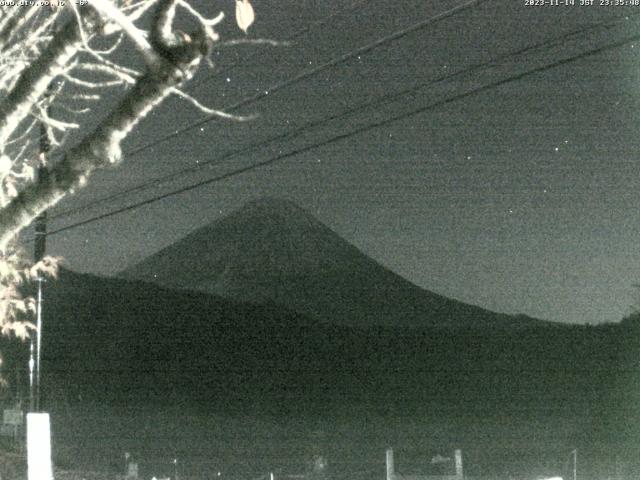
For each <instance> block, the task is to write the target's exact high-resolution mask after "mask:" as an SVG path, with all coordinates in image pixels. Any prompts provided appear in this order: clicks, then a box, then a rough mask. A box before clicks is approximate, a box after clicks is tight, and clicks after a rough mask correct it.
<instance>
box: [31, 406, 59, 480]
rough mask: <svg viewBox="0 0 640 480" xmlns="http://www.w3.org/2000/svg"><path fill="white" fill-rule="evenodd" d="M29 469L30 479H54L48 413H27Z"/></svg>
mask: <svg viewBox="0 0 640 480" xmlns="http://www.w3.org/2000/svg"><path fill="white" fill-rule="evenodd" d="M27 469H28V470H27V472H28V473H27V477H28V479H29V480H53V469H52V467H51V426H50V423H49V414H48V413H27Z"/></svg>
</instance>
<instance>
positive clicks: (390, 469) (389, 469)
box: [387, 448, 396, 480]
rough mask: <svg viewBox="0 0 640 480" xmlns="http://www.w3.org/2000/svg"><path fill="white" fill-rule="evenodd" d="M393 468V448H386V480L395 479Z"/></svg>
mask: <svg viewBox="0 0 640 480" xmlns="http://www.w3.org/2000/svg"><path fill="white" fill-rule="evenodd" d="M395 476H396V473H395V469H394V466H393V448H387V480H395Z"/></svg>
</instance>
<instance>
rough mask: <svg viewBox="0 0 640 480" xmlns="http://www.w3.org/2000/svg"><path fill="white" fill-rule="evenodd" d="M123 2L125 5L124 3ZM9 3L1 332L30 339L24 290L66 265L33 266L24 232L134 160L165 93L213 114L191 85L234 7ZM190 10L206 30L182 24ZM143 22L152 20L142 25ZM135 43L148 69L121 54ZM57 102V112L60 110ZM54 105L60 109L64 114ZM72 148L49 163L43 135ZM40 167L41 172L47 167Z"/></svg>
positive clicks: (3, 50)
mask: <svg viewBox="0 0 640 480" xmlns="http://www.w3.org/2000/svg"><path fill="white" fill-rule="evenodd" d="M116 1H117V2H121V3H114V2H116ZM235 1H236V21H237V23H238V26H239V27H240V28H241V29H243V30H244V31H245V32H246V29H247V28H248V27H249V26H250V25H251V23H252V22H253V17H254V15H253V9H252V8H251V5H250V3H249V0H235ZM80 3H85V5H78V4H76V2H75V0H49V1H47V0H2V1H0V329H1V330H2V332H3V333H10V332H14V333H15V334H16V335H18V336H26V335H27V334H28V328H30V322H29V321H28V320H29V312H30V311H31V310H33V309H34V301H33V299H31V298H28V297H27V298H25V297H23V296H22V295H21V293H20V288H19V285H20V284H21V283H22V282H24V281H26V280H28V279H29V278H33V277H35V276H37V275H39V274H55V271H56V261H55V259H52V258H44V259H43V260H42V261H40V262H38V263H37V264H35V265H30V264H29V262H28V261H26V260H25V258H24V256H23V255H21V252H20V250H19V248H18V246H17V242H16V237H17V235H18V234H19V233H20V231H21V230H23V229H24V228H25V227H27V226H29V225H30V224H31V222H32V221H33V220H34V219H35V218H36V217H37V215H39V214H40V213H41V212H43V211H44V210H46V209H48V208H50V207H52V206H53V205H55V204H56V203H57V202H59V201H60V200H61V199H62V198H63V197H65V196H66V195H68V194H70V193H72V192H74V191H75V190H76V189H78V188H81V187H83V186H85V185H86V183H87V180H88V178H89V177H90V176H91V174H92V172H94V171H95V170H96V169H99V168H103V167H105V166H108V165H113V164H117V163H118V162H120V161H121V159H122V148H121V145H122V142H123V140H124V139H125V138H126V137H127V136H128V135H129V134H130V133H131V132H132V130H133V129H134V127H135V126H136V125H137V124H138V122H140V121H141V120H142V119H143V118H144V117H145V116H146V115H147V114H148V113H149V112H150V111H151V110H153V109H154V108H156V107H157V106H158V105H159V104H160V102H162V100H163V99H165V98H166V97H167V96H169V95H171V94H176V95H179V96H180V97H182V98H183V99H185V100H186V101H188V102H190V103H192V104H193V105H194V106H195V107H196V108H199V109H201V110H203V111H205V112H207V113H209V114H219V115H221V116H226V117H230V116H229V115H225V114H224V113H223V112H218V111H215V110H211V109H208V108H206V107H204V106H203V105H201V104H200V103H199V102H198V101H197V100H196V99H194V98H192V97H191V96H189V95H188V94H186V93H185V92H184V91H182V90H181V89H180V88H181V85H182V84H184V82H186V81H187V80H189V79H190V78H191V77H192V76H193V75H194V73H195V72H196V71H197V70H198V68H199V67H200V65H201V64H202V63H203V61H207V60H208V59H209V54H210V52H211V50H212V48H213V46H214V45H215V44H216V42H218V41H219V36H218V34H217V32H216V30H215V28H216V26H217V25H218V24H219V23H220V22H221V21H222V20H223V14H222V13H221V14H220V15H218V16H216V17H215V18H212V19H208V18H205V17H204V16H202V15H201V14H200V13H199V12H198V11H197V10H196V9H195V8H193V6H192V5H190V4H189V3H188V1H187V0H87V1H86V2H80ZM178 12H180V14H181V15H182V17H180V18H184V19H186V20H187V21H188V22H189V24H190V25H196V27H195V29H193V31H191V32H190V33H188V34H186V33H183V32H181V31H180V30H178V28H177V27H178V25H177V23H178V20H177V17H176V15H177V14H178ZM140 25H147V27H146V28H142V27H141V26H140ZM127 46H128V47H129V48H130V47H131V46H133V47H134V48H135V51H136V54H137V58H138V61H137V66H136V65H133V66H132V65H123V64H122V62H118V61H116V60H114V58H117V55H118V51H119V49H121V48H123V47H125V48H126V47H127ZM113 88H115V89H121V92H120V93H119V101H118V102H117V104H116V105H115V107H113V108H112V109H111V110H110V111H109V112H108V114H107V115H105V116H104V118H103V120H101V121H100V123H99V124H98V125H97V127H95V128H93V129H92V130H90V131H87V132H85V129H82V128H80V127H81V126H82V125H83V121H84V118H85V117H83V115H85V114H87V113H88V112H89V111H90V110H91V109H96V108H97V106H99V105H100V104H101V102H104V92H105V89H113ZM52 106H54V107H55V109H52V108H51V107H52ZM51 112H55V115H53V114H52V113H51ZM41 129H44V131H45V133H46V138H47V139H48V141H49V142H50V144H51V146H52V147H53V148H54V149H57V150H58V152H59V153H60V154H61V155H59V158H60V159H59V160H58V161H56V162H50V163H47V162H46V159H45V158H44V155H42V154H41V153H40V151H39V139H40V137H41V132H40V130H41ZM36 171H40V172H41V174H40V175H36V174H35V172H36Z"/></svg>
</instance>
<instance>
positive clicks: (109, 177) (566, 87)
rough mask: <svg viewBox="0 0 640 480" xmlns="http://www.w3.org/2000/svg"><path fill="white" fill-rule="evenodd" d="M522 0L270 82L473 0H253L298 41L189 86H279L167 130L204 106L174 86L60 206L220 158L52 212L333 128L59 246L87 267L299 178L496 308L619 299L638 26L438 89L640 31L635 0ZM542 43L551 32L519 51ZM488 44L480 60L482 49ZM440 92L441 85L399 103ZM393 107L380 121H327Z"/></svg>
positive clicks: (338, 219)
mask: <svg viewBox="0 0 640 480" xmlns="http://www.w3.org/2000/svg"><path fill="white" fill-rule="evenodd" d="M525 2H526V0H488V1H484V2H478V3H477V4H473V5H471V6H469V7H468V8H466V9H464V10H460V11H459V12H458V13H456V14H453V15H451V16H449V17H448V18H446V19H444V20H442V21H437V22H436V21H434V22H433V23H431V24H429V25H427V26H425V27H424V28H422V29H419V30H416V31H414V32H412V33H409V34H407V35H405V36H403V37H401V38H398V39H397V40H395V41H389V42H386V43H384V44H382V45H380V46H379V47H377V48H373V49H371V50H370V51H368V52H363V53H362V54H361V55H356V56H355V57H354V58H352V59H350V60H348V61H345V62H343V63H341V64H339V65H335V66H333V67H331V68H325V69H323V70H321V71H319V72H318V73H316V74H314V75H312V76H310V77H308V78H306V79H304V80H302V81H299V82H297V83H295V84H292V85H289V86H286V87H283V88H280V89H276V90H275V91H273V92H272V91H271V90H272V86H273V85H277V84H279V83H281V82H285V81H287V80H288V79H291V78H293V77H295V76H296V75H298V74H300V73H301V72H304V71H305V70H308V69H313V68H317V67H318V66H320V65H322V64H324V63H326V62H329V61H330V60H332V59H334V58H338V57H340V56H342V55H345V54H347V53H348V52H352V51H354V50H356V49H358V48H359V47H362V46H364V45H367V44H371V43H372V42H374V41H376V40H378V39H381V38H384V37H387V36H389V35H391V34H392V33H393V32H396V31H401V30H403V29H406V28H408V27H410V26H411V25H414V24H416V23H417V22H421V21H424V20H426V19H428V18H431V17H433V16H435V15H438V14H440V13H442V12H446V11H447V10H449V9H451V8H454V7H456V6H459V5H462V4H464V3H465V2H464V1H462V0H456V1H450V0H442V1H435V2H426V1H424V0H421V1H417V0H398V1H395V2H387V1H382V0H368V1H362V0H343V1H337V0H315V1H310V0H296V1H290V0H286V1H280V2H266V1H263V0H262V1H261V0H254V1H253V4H254V7H255V10H256V15H257V19H256V23H255V25H254V26H253V27H251V28H250V29H249V35H248V37H246V38H254V39H255V38H269V39H275V40H288V39H290V38H291V37H292V36H296V38H294V39H292V40H291V45H290V46H286V47H284V46H281V47H272V46H254V45H251V46H247V45H244V46H226V47H221V48H220V49H219V50H217V51H216V52H215V53H214V55H213V59H214V62H215V68H214V69H213V70H211V69H208V68H203V69H202V70H201V71H200V72H199V74H198V76H197V77H196V78H195V79H194V80H193V81H192V82H191V83H190V84H189V86H188V87H187V88H186V90H187V91H189V92H190V93H192V94H193V95H194V96H196V97H197V98H198V99H199V100H201V101H202V102H203V103H205V104H207V105H208V106H211V107H216V108H226V107H229V106H232V105H234V104H236V103H238V102H239V101H241V100H242V99H244V98H247V97H251V96H254V95H256V94H257V93H259V92H267V91H268V92H269V93H268V94H265V95H263V96H262V98H261V99H259V100H256V101H253V102H250V103H249V104H247V105H244V106H242V107H241V108H239V109H238V110H236V111H235V113H242V114H257V115H258V117H257V118H256V119H255V120H252V121H250V122H245V123H237V122H229V121H212V122H208V123H204V124H202V125H199V126H196V127H193V128H189V129H188V131H186V132H184V133H180V134H179V135H177V136H175V137H174V138H170V139H168V140H167V141H164V142H159V141H160V140H161V139H162V138H163V137H165V136H166V135H168V134H170V133H172V132H175V131H177V130H178V129H182V128H183V127H185V126H188V125H190V124H191V123H192V122H197V121H198V120H199V119H202V118H203V115H202V113H200V112H198V111H196V110H195V109H194V108H193V107H192V106H190V105H188V104H186V103H185V102H184V101H181V100H178V99H170V100H169V101H167V102H166V103H165V104H163V105H162V106H161V107H160V108H159V109H158V110H157V111H155V112H154V113H153V115H151V116H150V117H149V118H147V119H146V120H145V121H144V123H143V124H142V125H141V127H140V128H139V129H137V130H136V131H135V132H134V134H132V135H131V137H130V138H129V139H128V141H127V144H126V147H125V152H126V151H129V152H130V151H134V150H136V149H139V147H142V146H145V145H148V144H149V143H153V142H158V143H156V144H155V145H153V146H151V147H149V148H146V149H144V150H142V151H139V152H138V153H136V154H134V155H131V156H128V157H126V158H125V160H124V163H123V164H122V165H120V166H119V167H118V168H117V169H113V170H109V171H104V172H101V173H99V174H97V175H95V176H94V177H93V178H92V180H91V182H90V186H89V187H88V188H87V189H85V190H84V191H82V192H79V193H78V194H76V195H75V196H73V197H69V198H68V199H66V200H64V201H63V202H62V203H61V204H60V205H59V206H58V207H57V208H56V209H55V210H53V211H52V212H50V213H51V215H55V214H56V213H60V212H62V211H65V210H67V209H71V208H77V207H81V206H83V205H85V204H86V203H87V202H90V201H92V200H95V199H100V198H102V197H105V196H108V195H112V194H116V193H118V192H120V191H122V190H124V189H127V188H130V187H134V186H136V185H138V184H141V183H144V182H147V181H149V180H152V179H154V178H156V177H159V176H163V175H168V174H171V173H172V172H178V171H181V170H183V169H184V168H187V167H196V166H198V165H201V164H202V163H204V162H210V164H209V165H205V166H203V167H201V168H199V169H196V170H195V171H194V172H192V173H191V174H189V175H183V176H179V177H174V178H173V179H172V180H170V181H167V182H165V183H162V184H155V185H154V186H153V187H152V188H150V189H147V190H143V191H139V192H137V193H135V194H133V195H127V196H120V197H117V198H115V199H111V200H108V201H104V202H101V203H100V204H99V205H98V206H97V207H92V208H91V209H85V210H82V211H80V212H78V213H76V214H74V215H69V216H64V217H58V218H57V219H54V220H53V221H52V222H51V224H50V228H51V229H52V230H56V229H58V228H60V227H64V226H66V225H69V224H72V223H74V222H79V221H82V220H84V219H87V218H90V217H93V216H96V215H100V214H102V213H105V212H108V211H110V210H113V209H117V208H120V207H123V206H126V205H128V204H131V203H135V202H137V201H140V200H143V199H146V198H150V197H153V196H155V195H158V194H162V193H165V192H169V191H172V190H175V189H179V188H180V187H183V186H186V185H189V184H191V183H194V182H198V181H201V180H204V179H207V178H210V177H214V176H216V175H221V174H224V173H226V172H230V171H232V170H234V169H236V168H240V167H244V166H247V165H250V164H253V163H256V162H262V161H265V160H268V159H270V158H274V157H277V156H278V155H282V154H287V153H289V152H293V151H296V150H298V149H302V148H305V147H306V146H308V145H314V144H318V143H325V145H322V146H320V147H318V148H313V149H308V150H307V151H305V152H303V153H301V154H298V155H292V156H289V157H287V158H284V159H282V160H281V161H277V162H274V163H272V164H270V165H269V166H266V167H264V168H259V169H255V170H252V171H249V172H247V173H244V174H241V175H236V176H232V177H230V178H228V179H225V180H223V181H219V182H215V183H212V184H210V185H207V186H204V187H201V188H197V189H194V190H191V191H189V192H187V193H183V194H180V195H175V196H171V197H168V198H166V199H164V200H161V201H158V202H155V203H152V204H149V205H146V206H143V207H141V208H137V209H134V210H131V211H128V212H126V213H123V214H119V215H115V216H112V217H109V218H106V219H103V220H100V221H96V222H93V223H89V224H87V225H85V226H82V227H78V228H74V229H71V230H67V231H65V232H61V233H59V234H56V235H53V236H51V237H50V238H49V244H48V246H49V253H52V254H56V255H62V256H64V257H65V259H66V264H67V265H68V266H69V267H71V268H73V269H76V270H78V271H84V272H93V273H98V274H105V275H109V274H114V273H116V272H118V271H120V270H121V269H123V268H125V267H126V266H128V265H130V264H132V263H134V262H137V261H140V260H142V259H143V258H144V257H146V256H147V255H149V254H151V253H154V252H155V251H157V250H159V249H160V248H162V247H164V246H167V245H169V244H171V243H172V242H174V241H175V240H177V239H179V238H181V237H182V236H184V235H185V234H187V233H188V232H190V231H192V230H194V229H196V228H198V227H200V226H203V225H206V224H207V223H209V222H211V221H214V220H216V219H217V218H220V217H221V216H223V215H227V214H229V213H230V212H232V211H233V210H235V209H237V208H239V207H240V206H242V205H243V204H244V203H245V202H247V201H249V200H251V199H253V198H257V197H264V196H270V197H283V198H288V199H291V200H294V201H295V202H297V203H298V204H299V205H300V206H302V207H304V208H305V209H307V210H308V211H310V212H311V213H312V214H314V215H315V216H317V217H318V218H319V219H320V220H321V221H322V222H324V223H326V224H327V225H328V226H329V227H330V228H332V229H333V230H334V231H336V232H337V233H338V234H339V235H341V236H342V237H344V238H345V239H346V240H348V241H349V242H351V243H352V244H354V245H356V246H357V247H358V248H360V249H361V250H362V251H363V252H365V253H366V254H368V255H369V256H371V257H372V258H374V259H375V260H377V261H378V262H380V263H381V264H383V265H385V266H387V267H388V268H390V269H391V270H393V271H395V272H396V273H398V274H400V275H402V276H404V277H406V278H407V279H408V280H410V281H412V282H413V283H415V284H416V285H419V286H420V287H424V288H426V289H429V290H432V291H435V292H437V293H440V294H442V295H445V296H448V297H451V298H456V299H459V300H462V301H465V302H468V303H472V304H476V305H480V306H482V307H485V308H488V309H492V310H495V311H499V312H507V313H525V314H528V315H532V316H536V317H540V318H544V319H549V320H557V321H562V322H576V323H587V322H588V323H600V322H604V321H618V320H620V319H621V318H622V316H624V315H625V314H628V313H629V311H630V305H631V304H633V303H634V301H635V300H636V298H637V297H640V292H636V291H635V289H634V286H633V285H634V284H636V283H640V274H639V273H638V266H639V265H640V243H639V242H638V239H639V238H640V222H639V220H640V211H639V209H638V207H640V176H639V175H638V172H637V167H636V163H635V161H636V158H635V157H636V153H637V151H638V126H639V125H640V114H638V111H639V108H638V107H639V106H640V78H639V77H640V75H639V73H640V40H638V41H637V43H636V44H634V43H633V41H629V42H627V43H625V44H623V45H620V46H618V47H616V48H612V49H609V50H605V51H603V52H601V53H598V54H594V55H589V56H585V57H584V58H581V59H579V60H577V61H575V62H568V63H565V64H562V65H560V66H558V67H557V68H553V69H547V70H542V71H540V72H538V73H535V74H531V75H527V76H522V77H520V78H517V79H514V80H513V81H511V82H509V83H505V84H503V85H500V86H497V87H495V88H488V89H485V90H483V91H480V92H478V93H477V94H473V95H468V96H464V97H461V98H459V99H457V100H455V101H450V102H444V103H442V101H443V100H445V99H449V98H453V97H456V96H460V95H461V94H464V93H465V92H469V91H472V90H474V89H477V88H479V87H483V86H485V85H490V84H492V83H494V82H499V81H500V80H502V79H506V78H510V77H514V76H518V75H520V74H522V73H523V72H526V71H528V70H532V69H536V68H537V67H541V66H544V65H549V64H553V63H554V62H558V61H561V60H563V59H569V58H572V57H575V56H580V55H581V54H583V53H584V52H588V51H590V50H594V49H598V48H599V47H602V46H605V45H611V44H615V43H618V42H621V41H622V40H624V39H627V38H630V37H633V36H634V35H637V34H639V30H640V28H639V26H640V6H636V7H634V6H629V7H626V6H625V7H622V6H614V5H610V6H602V5H598V3H599V0H596V5H593V6H579V5H578V4H579V3H580V0H576V2H575V3H576V4H575V6H564V5H558V6H551V5H549V6H527V5H525ZM200 3H201V4H199V3H198V2H196V3H195V5H198V6H199V7H201V9H202V10H203V11H204V12H206V13H209V14H210V15H212V14H214V13H216V12H217V10H216V6H218V7H219V6H220V5H221V4H222V5H223V7H224V9H225V11H226V12H227V14H228V15H227V19H226V21H225V24H224V27H223V28H222V29H221V37H222V40H231V39H236V38H245V37H244V34H243V33H242V32H241V31H240V30H238V28H237V27H236V26H235V22H234V20H233V7H234V3H233V2H231V1H230V0H228V1H225V2H220V3H218V2H204V1H202V2H200ZM331 15H333V16H332V17H331V18H330V19H329V20H328V21H325V19H327V17H329V16H331ZM576 31H580V33H577V34H575V35H567V34H568V33H572V32H576ZM530 46H538V47H537V48H535V49H529V50H526V51H525V52H523V53H521V54H519V55H513V54H512V52H517V51H520V50H522V49H525V48H526V47H530ZM477 65H484V66H483V67H482V68H469V67H474V66H477ZM465 69H467V72H466V73H465V74H461V75H457V76H452V75H453V74H455V73H456V72H459V71H462V70H465ZM435 79H443V80H442V81H440V82H437V83H434V82H433V80H435ZM430 82H431V83H430ZM421 85H424V87H423V88H416V89H414V90H413V91H411V92H410V93H408V94H405V95H400V96H397V97H396V98H394V99H392V100H391V101H389V102H385V103H380V102H378V103H377V104H374V105H372V106H371V107H370V108H367V109H362V110H361V111H359V112H356V113H355V114H353V115H347V116H344V115H340V114H341V113H342V112H344V111H346V110H348V109H350V108H352V107H354V106H357V105H359V104H361V103H364V102H374V101H375V100H376V99H378V98H381V97H383V96H385V95H389V94H392V93H394V92H402V91H405V90H407V89H410V88H412V87H418V86H421ZM437 102H441V103H440V104H439V105H438V104H437ZM428 105H434V106H433V107H430V108H423V111H422V112H421V113H418V114H415V115H405V118H401V119H400V120H398V121H395V122H392V123H389V122H385V120H386V119H389V118H392V117H396V116H397V117H402V116H403V114H404V113H407V112H411V111H413V110H417V109H420V108H422V107H426V106H428ZM104 110H105V111H106V106H105V107H104ZM102 114H104V111H103V112H100V111H98V110H96V111H95V112H94V114H93V115H94V116H95V118H99V115H102ZM326 117H334V118H333V119H332V120H330V121H328V122H325V123H324V124H322V125H320V126H318V127H317V128H308V129H306V130H304V132H303V134H302V135H300V136H298V137H296V138H288V139H284V140H282V141H278V142H275V143H273V144H268V145H262V146H260V147H259V148H257V149H254V150H253V151H249V152H246V153H244V154H242V155H237V156H230V155H228V153H229V152H233V151H236V150H239V149H243V148H246V147H247V146H248V145H252V144H259V143H260V142H261V141H264V140H266V139H269V138H271V137H274V136H276V135H279V134H283V133H286V132H289V131H293V130H294V129H296V128H300V127H303V126H304V125H305V124H307V123H309V122H314V121H318V120H320V119H323V118H326ZM88 120H89V123H91V122H92V121H95V119H88ZM377 122H379V123H381V124H382V125H381V126H379V127H377V128H371V129H368V130H366V131H363V132H361V133H358V134H356V135H352V136H346V137H345V138H342V139H340V140H338V141H332V142H330V143H327V140H328V139H331V138H333V137H335V136H336V135H341V134H344V133H347V132H350V131H352V130H359V129H362V130H364V129H365V128H366V126H367V125H370V124H373V123H377ZM223 156H225V158H224V159H223V160H219V159H220V158H222V157H223Z"/></svg>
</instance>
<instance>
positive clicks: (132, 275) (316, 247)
mask: <svg viewBox="0 0 640 480" xmlns="http://www.w3.org/2000/svg"><path fill="white" fill-rule="evenodd" d="M121 276H122V277H124V278H128V279H138V280H144V281H148V282H152V283H155V284H158V285H161V286H163V287H169V288H181V289H189V290H197V291H203V292H207V293H213V294H216V295H222V296H225V297H228V298H233V299H236V300H240V301H244V302H252V303H276V304H281V305H284V306H286V307H287V308H289V309H293V310H296V311H299V312H301V313H304V314H307V315H310V316H312V317H314V318H316V319H319V320H322V321H325V322H330V323H335V324H340V325H348V326H361V327H368V326H374V325H385V326H406V327H433V326H459V327H469V326H480V327H489V326H502V325H504V326H512V325H522V326H526V325H529V324H532V323H538V321H535V320H533V319H527V318H523V317H511V316H508V315H502V314H497V313H494V312H490V311H487V310H484V309H482V308H479V307H475V306H472V305H467V304H464V303H461V302H457V301H454V300H451V299H448V298H445V297H442V296H440V295H437V294H435V293H433V292H430V291H428V290H424V289H421V288H419V287H417V286H416V285H414V284H412V283H410V282H409V281H407V280H405V279H404V278H402V277H400V276H399V275H397V274H395V273H393V272H391V271H390V270H388V269H386V268H385V267H383V266H382V265H380V264H379V263H377V262H376V261H374V260H373V259H371V258H369V257H368V256H366V255H364V254H363V253H362V252H360V251H359V250H358V249H357V248H356V247H354V246H353V245H351V244H349V243H348V242H347V241H345V240H344V239H342V238H341V237H340V236H338V235H337V234H336V233H335V232H333V231H332V230H330V229H329V228H328V227H327V226H325V225H324V224H322V223H321V222H320V221H318V220H317V219H316V218H315V217H313V216H312V215H311V214H309V213H308V212H306V211H305V210H304V209H302V208H300V207H299V206H297V205H296V204H294V203H293V202H290V201H287V200H281V199H260V200H256V201H253V202H250V203H247V204H246V205H245V206H244V207H242V208H241V209H239V210H237V211H236V212H234V213H232V214H230V215H229V216H227V217H224V218H222V219H219V220H217V221H215V222H213V223H211V224H210V225H208V226H205V227H202V228H200V229H198V230H196V231H194V232H192V233H191V234H189V235H187V236H186V237H184V238H183V239H181V240H179V241H178V242H176V243H174V244H173V245H170V246H169V247H167V248H165V249H163V250H161V251H159V252H157V253H155V254H154V255H151V256H150V257H148V258H146V259H145V260H143V261H142V262H140V263H138V264H136V265H133V266H131V267H129V268H128V269H126V270H125V271H124V272H122V273H121Z"/></svg>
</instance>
